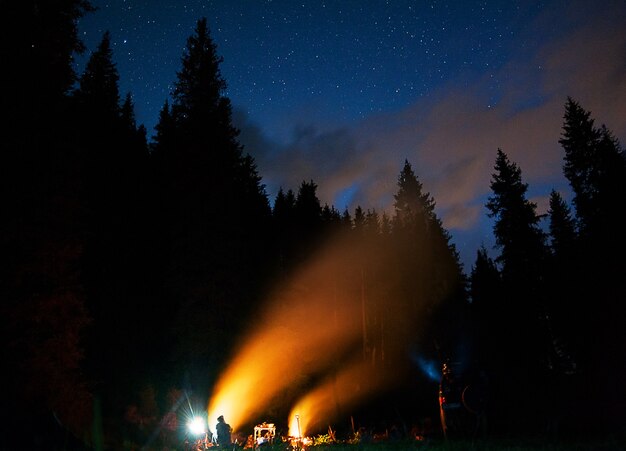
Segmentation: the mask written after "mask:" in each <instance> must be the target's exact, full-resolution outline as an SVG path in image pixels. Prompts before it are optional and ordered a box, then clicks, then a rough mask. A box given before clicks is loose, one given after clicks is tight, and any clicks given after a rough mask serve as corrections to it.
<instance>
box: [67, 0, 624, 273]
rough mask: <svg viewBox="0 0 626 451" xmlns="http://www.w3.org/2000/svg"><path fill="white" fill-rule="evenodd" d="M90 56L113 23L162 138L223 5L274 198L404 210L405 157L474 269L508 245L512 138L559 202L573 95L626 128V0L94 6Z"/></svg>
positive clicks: (234, 92) (225, 29) (127, 81)
mask: <svg viewBox="0 0 626 451" xmlns="http://www.w3.org/2000/svg"><path fill="white" fill-rule="evenodd" d="M91 3H92V4H93V5H94V6H96V7H98V8H99V9H98V11H96V12H94V13H91V14H88V15H87V16H86V17H85V18H83V19H82V20H81V22H80V24H79V30H80V34H79V36H80V37H81V38H82V40H83V41H84V43H85V44H86V46H87V49H88V51H87V52H86V53H85V55H83V57H79V58H77V59H76V66H77V70H78V72H79V73H80V72H81V71H82V67H83V65H84V61H85V58H87V57H88V56H89V52H90V51H92V50H95V48H96V46H97V44H98V43H99V42H100V40H101V39H102V35H103V33H104V32H105V31H106V30H109V31H110V32H111V35H112V36H111V37H112V44H113V51H114V60H115V62H116V63H117V68H118V70H119V73H120V90H121V94H122V96H124V95H125V94H126V92H131V93H132V95H133V99H134V102H135V108H136V114H137V120H138V122H139V123H143V124H144V125H145V126H146V127H147V129H148V136H149V137H150V136H152V135H153V134H154V131H153V127H154V125H155V123H156V121H157V118H158V112H159V110H160V109H161V107H162V106H163V103H164V102H165V100H166V99H167V98H168V94H169V92H170V89H171V87H172V83H173V82H174V81H175V79H176V71H178V70H180V59H181V56H182V53H183V49H184V47H185V44H186V39H187V38H188V37H189V36H190V35H192V34H193V31H194V28H195V25H196V22H197V20H198V19H199V18H201V17H207V19H208V22H209V26H210V29H211V34H212V37H213V39H214V40H215V42H216V44H217V47H218V53H219V54H220V55H221V56H223V58H224V62H223V63H222V66H221V69H222V75H223V77H224V78H225V79H226V81H227V83H228V91H227V96H228V97H230V99H231V101H232V103H233V107H234V114H233V116H234V117H233V118H234V122H235V125H236V126H237V127H238V128H240V129H241V135H240V140H241V142H242V144H244V146H245V150H246V151H247V152H248V153H250V154H252V155H253V156H254V157H255V159H256V161H257V164H258V168H259V172H260V174H261V176H262V177H263V183H265V184H266V189H267V193H268V195H269V197H270V200H273V198H274V196H275V195H276V192H277V191H278V188H279V187H280V186H282V187H283V188H285V189H289V188H291V189H294V191H296V190H297V188H298V186H299V185H300V183H301V182H302V181H303V180H307V181H308V180H310V179H313V180H314V181H315V182H316V183H317V184H318V185H319V188H318V196H319V197H320V199H321V201H322V203H328V204H330V205H334V206H335V207H336V208H337V209H338V210H340V211H343V210H344V209H345V208H349V209H350V211H351V212H352V211H353V209H354V207H356V206H357V205H361V206H362V207H363V208H365V209H368V208H369V209H372V208H375V209H376V210H377V211H379V212H382V211H387V212H389V213H391V211H392V208H391V205H392V202H393V194H394V193H395V191H396V189H397V185H396V182H397V177H398V174H399V173H400V170H401V168H402V165H403V163H404V160H405V159H408V160H409V162H410V163H411V164H412V165H413V168H414V170H415V172H416V174H417V175H418V177H419V178H420V180H421V181H422V182H423V184H424V189H425V190H426V191H429V192H430V193H431V194H432V195H433V196H434V198H435V200H436V202H437V210H436V211H437V214H438V215H439V216H440V217H441V218H442V220H443V223H444V226H445V227H446V228H447V229H448V230H449V231H450V232H451V234H452V239H453V242H454V243H455V244H456V245H457V247H458V249H459V251H460V253H461V257H462V261H463V262H464V264H465V266H466V270H467V271H469V269H470V267H471V264H472V262H473V260H474V258H475V253H476V250H477V248H478V246H480V244H481V243H482V244H485V246H487V247H488V248H491V246H493V238H492V231H491V223H490V220H489V219H488V218H487V216H486V209H485V207H484V204H485V201H486V198H487V196H488V195H489V194H490V190H489V182H490V178H491V173H492V172H493V165H494V162H495V157H496V150H497V148H498V147H500V148H502V150H503V151H504V152H505V153H507V154H508V156H509V158H510V159H511V160H512V161H514V162H516V163H517V164H519V166H520V167H521V169H522V176H523V179H524V181H525V182H527V183H529V185H530V186H529V193H528V195H529V197H530V198H531V200H533V201H535V202H537V204H538V210H539V212H540V213H544V212H545V210H546V209H547V200H548V196H549V193H550V190H551V189H552V188H554V189H556V190H558V191H560V192H561V193H562V194H563V196H564V198H565V199H570V198H571V196H570V194H569V189H568V185H567V181H566V180H565V178H564V177H563V175H562V170H561V167H562V157H563V152H562V149H561V148H560V146H559V144H558V139H559V136H560V132H561V125H562V117H563V112H564V107H563V106H564V103H565V100H566V97H567V96H568V95H569V96H572V97H573V98H574V99H576V100H578V101H579V102H580V103H581V105H582V106H583V108H585V109H587V110H590V111H591V112H592V117H594V118H595V119H596V123H597V124H598V125H600V124H601V123H604V124H606V125H607V127H608V128H609V129H611V130H612V131H613V132H614V133H615V134H616V136H617V137H618V138H620V140H621V141H622V143H623V142H625V139H626V27H624V24H626V3H624V2H623V1H619V0H618V1H610V0H609V1H603V2H600V3H598V2H591V1H587V2H585V1H566V0H561V1H556V0H553V1H515V0H513V1H481V2H479V1H456V2H455V1H380V0H377V1H371V2H370V1H362V0H361V1H352V0H350V1H310V0H306V1H291V0H274V1H272V0H264V1H261V0H246V1H233V0H224V1H218V0H215V1H207V0H180V1H164V0H108V1H105V0H91Z"/></svg>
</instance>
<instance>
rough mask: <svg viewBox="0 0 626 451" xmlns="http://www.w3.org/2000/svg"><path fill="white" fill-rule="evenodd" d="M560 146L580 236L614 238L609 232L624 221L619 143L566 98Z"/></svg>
mask: <svg viewBox="0 0 626 451" xmlns="http://www.w3.org/2000/svg"><path fill="white" fill-rule="evenodd" d="M559 143H560V144H561V146H562V147H563V149H564V150H565V156H564V160H565V163H564V165H563V173H564V175H565V177H566V178H567V179H568V180H569V182H570V185H571V186H572V189H573V191H574V205H575V207H576V214H577V217H578V220H579V223H580V224H579V226H580V230H581V233H582V234H583V235H589V234H591V235H595V236H596V237H599V236H601V235H602V234H605V233H607V232H608V233H610V235H611V239H613V238H614V237H615V233H611V232H610V231H611V230H613V231H615V230H621V226H623V225H624V221H626V220H625V219H624V215H623V214H621V211H620V209H619V207H617V206H618V205H622V204H623V202H624V201H625V200H626V182H625V181H624V180H625V177H626V160H625V159H624V154H623V151H622V149H621V147H620V144H619V142H618V141H617V139H616V138H615V137H614V136H613V134H612V133H611V132H610V131H609V130H608V129H607V128H606V127H605V126H602V127H600V128H596V127H595V126H594V120H593V119H592V118H591V113H590V112H589V111H586V110H584V109H583V108H582V107H581V106H580V104H579V103H578V102H576V101H575V100H573V99H572V98H569V97H568V99H567V102H566V104H565V115H564V123H563V134H562V136H561V139H559ZM616 221H617V223H616ZM617 235H619V233H617Z"/></svg>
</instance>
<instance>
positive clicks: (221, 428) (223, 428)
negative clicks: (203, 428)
mask: <svg viewBox="0 0 626 451" xmlns="http://www.w3.org/2000/svg"><path fill="white" fill-rule="evenodd" d="M215 432H216V434H217V446H219V447H221V448H226V447H230V446H231V444H232V443H231V441H230V440H231V439H230V433H231V432H232V429H231V427H230V425H229V424H228V423H226V421H224V415H220V416H219V417H217V425H216V426H215Z"/></svg>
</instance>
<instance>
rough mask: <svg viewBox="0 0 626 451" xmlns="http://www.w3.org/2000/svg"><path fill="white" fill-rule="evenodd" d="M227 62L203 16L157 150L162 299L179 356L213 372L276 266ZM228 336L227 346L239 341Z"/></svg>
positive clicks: (160, 129)
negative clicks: (236, 121)
mask: <svg viewBox="0 0 626 451" xmlns="http://www.w3.org/2000/svg"><path fill="white" fill-rule="evenodd" d="M221 61H222V58H221V57H220V56H218V55H217V47H216V44H215V43H214V41H213V39H212V38H211V36H210V33H209V29H208V26H207V21H206V19H200V20H199V21H198V22H197V26H196V28H195V30H194V34H193V35H192V36H190V37H189V39H188V40H187V44H186V47H185V50H184V52H183V57H182V60H181V66H182V68H181V70H180V71H179V72H178V73H177V79H176V81H175V83H174V89H173V92H172V103H171V105H170V104H168V103H166V104H165V106H164V108H163V110H162V111H161V115H160V120H159V123H158V124H157V127H156V129H157V136H156V142H155V144H154V148H153V153H152V155H153V157H154V163H155V166H156V167H155V170H156V174H157V176H158V177H159V179H158V182H159V183H161V184H162V185H163V190H164V194H163V198H164V205H163V208H162V211H163V215H162V216H161V218H162V222H161V224H160V227H161V230H162V236H163V241H162V242H161V245H162V246H163V251H162V252H161V254H162V255H163V256H164V258H165V259H166V260H165V265H166V267H165V268H164V274H165V277H164V282H165V286H164V290H163V292H162V293H163V294H162V295H163V297H164V304H165V305H168V306H170V308H171V310H172V311H174V312H177V313H176V314H175V315H174V318H175V320H174V321H172V322H171V323H172V324H174V328H173V333H175V334H177V335H178V336H179V337H180V338H181V340H180V341H179V343H180V346H179V347H177V348H176V350H175V352H176V353H177V354H178V355H179V357H181V361H182V362H184V364H191V362H192V361H196V362H197V361H198V359H201V360H202V361H204V362H206V365H209V362H214V364H213V366H212V368H211V370H213V371H216V369H217V364H218V363H219V362H221V361H222V359H224V358H225V357H226V355H225V349H220V347H219V346H217V345H216V341H217V340H218V337H226V338H228V337H232V336H233V334H234V333H235V332H236V331H237V328H238V327H240V326H241V325H242V324H243V323H244V321H243V319H244V318H245V317H246V315H247V314H249V313H250V312H251V311H252V305H253V303H254V302H255V301H256V300H257V299H258V297H259V296H260V295H261V293H260V288H261V279H262V277H263V274H265V272H264V271H265V269H264V268H267V267H271V266H272V265H264V260H263V259H264V258H265V257H266V255H267V254H266V252H267V251H268V249H267V248H266V246H269V241H270V240H268V239H266V235H267V234H268V233H269V220H270V214H271V211H270V208H269V202H268V200H267V196H266V194H265V190H264V187H263V185H262V184H261V178H260V176H259V175H258V173H257V170H256V167H255V163H254V160H253V159H252V158H251V157H250V156H248V155H244V154H243V148H242V146H241V144H240V143H239V142H238V140H237V135H238V130H237V129H236V128H235V127H234V126H233V124H232V117H231V116H232V115H231V106H230V101H229V99H228V98H227V97H225V95H224V94H225V90H226V82H225V80H224V79H223V78H222V76H221V73H220V68H219V66H220V63H221ZM198 334H200V336H198ZM222 341H225V342H224V346H225V348H227V347H228V346H229V343H230V342H229V340H228V339H226V340H222ZM194 350H195V353H194ZM202 356H204V357H202ZM202 383H203V384H204V383H206V377H205V378H204V380H203V382H202Z"/></svg>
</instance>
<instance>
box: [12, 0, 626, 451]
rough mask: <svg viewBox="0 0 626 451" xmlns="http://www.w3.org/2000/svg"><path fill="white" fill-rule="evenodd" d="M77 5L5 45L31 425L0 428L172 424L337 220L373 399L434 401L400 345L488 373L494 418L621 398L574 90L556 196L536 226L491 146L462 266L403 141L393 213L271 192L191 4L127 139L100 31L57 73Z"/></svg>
mask: <svg viewBox="0 0 626 451" xmlns="http://www.w3.org/2000/svg"><path fill="white" fill-rule="evenodd" d="M91 10H92V8H91V6H90V4H89V3H88V2H87V1H82V0H67V1H65V2H61V3H57V4H54V5H48V4H44V3H42V4H40V5H38V8H35V9H34V10H29V11H28V12H23V16H21V17H27V18H29V19H32V23H35V24H38V25H39V28H38V29H37V33H36V34H34V35H33V36H30V40H31V41H32V42H29V41H28V40H26V41H24V42H22V43H21V44H22V47H20V46H14V47H11V48H9V47H6V46H3V48H6V50H5V51H6V52H7V57H8V59H7V60H8V61H10V62H11V64H12V66H13V67H14V68H15V72H12V73H11V75H12V77H13V78H12V82H13V86H14V87H15V89H10V90H9V91H10V92H9V93H7V98H6V106H7V107H8V111H11V112H13V114H12V115H10V117H9V118H8V119H7V120H6V121H5V133H4V136H5V138H4V139H5V143H6V145H5V152H4V162H3V165H2V167H3V169H4V171H3V174H2V184H3V187H2V201H3V206H4V207H5V213H6V215H5V218H7V219H6V220H5V222H4V223H3V229H2V232H3V233H2V254H3V256H4V258H3V263H2V265H3V266H2V269H3V271H2V273H3V274H4V275H5V277H3V280H2V285H1V286H2V297H3V299H4V302H3V305H2V313H3V315H2V316H3V318H4V321H3V334H4V336H3V338H4V340H3V341H4V343H5V346H4V347H3V356H4V360H5V362H7V363H8V364H9V365H8V367H9V368H10V369H9V370H5V374H6V375H7V376H8V377H7V381H8V382H7V384H6V389H7V393H9V398H10V400H9V405H13V406H22V408H21V409H19V413H23V414H26V413H28V414H29V415H33V416H34V417H35V418H37V419H39V420H40V424H41V425H42V427H41V428H40V429H39V431H37V432H31V431H29V430H28V429H29V427H28V426H26V425H24V424H21V422H23V421H24V418H22V416H21V415H15V412H13V411H11V412H5V413H4V414H3V417H2V419H3V421H4V422H5V424H7V425H9V426H10V429H12V430H14V431H16V434H15V436H16V437H15V439H16V440H19V441H20V443H21V444H22V445H23V444H25V443H29V445H30V446H32V447H37V446H41V444H43V443H45V442H47V443H51V442H54V443H67V442H68V440H70V441H71V440H75V441H76V446H79V444H81V443H86V444H88V445H86V446H87V447H89V446H93V447H103V446H104V447H107V446H112V447H114V448H115V447H119V446H120V444H121V443H124V442H126V443H135V444H139V445H146V444H149V446H153V447H154V448H157V447H158V446H161V447H162V446H174V445H175V444H176V443H177V440H180V431H179V428H178V423H177V421H178V420H177V417H176V415H174V416H172V415H171V412H170V409H171V408H172V406H173V405H177V404H180V400H181V399H182V398H183V397H184V396H185V393H192V392H193V393H195V394H197V395H198V396H200V397H202V396H205V395H206V394H207V393H208V391H209V390H210V386H211V383H212V382H214V381H215V380H216V379H217V377H218V375H219V373H220V370H221V369H222V368H223V367H224V365H226V364H227V361H228V359H229V358H230V356H231V352H232V351H233V349H234V346H235V344H236V342H237V339H238V337H240V336H241V335H242V334H243V333H244V332H245V329H246V327H247V325H248V324H249V322H250V321H251V320H253V319H254V316H253V315H254V312H255V309H257V308H259V306H261V305H262V303H263V301H264V299H265V296H266V295H267V294H268V293H269V292H270V291H272V290H275V289H276V287H280V286H281V284H284V283H286V282H287V281H289V279H290V277H291V276H292V275H293V273H294V271H295V270H296V269H297V268H298V267H299V266H300V265H301V264H303V263H305V262H307V261H309V260H310V259H311V258H312V257H313V256H314V255H315V254H316V252H318V251H319V250H320V249H322V248H323V247H324V246H325V245H326V243H327V242H328V241H329V239H330V238H331V237H334V236H337V235H342V236H344V237H346V239H347V240H348V242H349V243H351V246H350V251H349V252H347V253H346V254H345V258H346V261H347V262H348V263H346V264H345V265H343V266H340V267H338V268H337V270H336V271H337V274H336V277H337V280H341V281H342V282H341V284H340V289H341V290H343V291H344V293H345V299H347V301H346V302H350V303H352V304H353V305H354V309H355V315H354V318H353V320H354V321H358V322H359V323H362V328H363V333H362V339H361V341H360V343H358V346H357V347H356V348H358V350H357V349H356V348H355V351H354V352H362V355H363V359H366V360H368V361H371V362H372V365H374V366H376V367H377V368H380V371H385V370H388V369H389V368H394V369H395V368H403V370H404V371H406V379H405V380H404V382H403V384H402V385H401V387H400V391H402V393H403V395H401V396H397V395H398V394H397V393H396V394H395V395H394V396H395V397H394V398H393V399H392V403H393V404H394V406H396V407H397V408H399V409H400V410H401V411H402V412H404V413H406V414H407V415H411V414H413V415H431V414H433V410H432V405H433V403H432V399H431V398H433V399H435V398H434V397H435V396H436V395H435V393H436V390H434V389H433V387H432V384H431V385H429V383H428V381H427V378H426V377H425V376H423V375H421V374H420V373H419V371H417V370H416V369H415V368H413V367H412V365H411V364H410V359H409V357H407V356H409V355H415V354H416V353H419V354H420V356H424V357H427V358H429V359H431V360H434V361H437V362H439V364H441V363H443V362H444V361H447V360H456V361H458V360H461V361H463V362H464V364H465V365H466V367H467V368H474V367H476V368H479V369H480V370H482V371H484V372H486V373H487V374H488V376H489V381H490V384H489V389H490V396H489V401H490V402H488V405H487V408H488V412H489V414H490V415H489V418H490V430H491V431H492V433H494V434H515V433H516V431H519V430H520V429H524V430H528V428H530V429H531V430H536V431H538V433H545V434H553V435H554V436H557V435H558V434H559V433H560V430H562V431H567V432H574V431H576V428H579V427H580V426H582V425H583V424H584V425H586V427H591V430H592V431H597V432H602V431H606V430H611V429H610V428H611V426H613V425H614V424H615V421H616V420H617V419H619V418H623V414H624V412H625V406H626V390H625V389H624V387H623V386H622V385H623V384H622V379H623V375H624V374H626V362H625V361H624V359H623V358H622V356H624V355H626V349H625V348H626V336H625V332H624V330H623V327H622V326H621V321H622V320H623V318H624V313H625V308H624V305H623V298H624V294H626V285H625V283H626V282H625V281H624V277H623V275H624V274H626V272H625V271H624V270H625V269H626V268H624V265H625V262H624V259H623V258H622V256H623V255H624V253H623V252H624V250H626V249H624V247H625V246H626V237H624V233H623V232H624V230H626V228H625V227H624V225H626V224H625V221H626V214H625V213H624V211H623V209H624V205H626V204H625V202H624V201H625V200H626V163H625V157H624V152H623V150H622V148H621V145H620V143H619V142H618V140H617V139H616V138H615V137H614V136H613V134H612V133H611V132H610V130H608V129H607V128H606V127H605V126H604V125H602V126H600V127H596V126H595V123H594V120H593V119H592V118H591V114H590V112H588V111H585V110H584V109H583V108H582V106H581V105H580V104H578V103H577V102H576V101H575V100H573V99H571V98H568V99H567V101H566V103H565V114H564V125H563V133H562V135H561V138H560V140H559V142H560V144H561V146H562V147H563V149H564V166H563V173H564V176H565V177H566V178H567V180H568V181H569V183H570V185H571V187H572V191H573V193H574V198H573V202H572V204H573V205H572V207H573V209H570V206H568V205H567V203H566V202H565V201H564V200H563V198H562V197H561V196H560V195H559V194H558V193H556V192H554V191H553V192H552V193H551V195H550V210H549V212H548V221H549V226H548V230H543V229H542V228H541V227H539V221H540V216H539V215H538V214H537V211H536V205H535V204H533V203H532V202H530V201H529V200H528V199H527V198H526V192H527V188H528V185H527V184H526V183H524V181H523V179H522V171H521V168H519V167H518V166H517V165H516V164H515V162H512V161H510V160H509V158H508V156H507V155H506V153H505V152H504V151H502V150H501V149H498V150H497V152H496V158H495V164H494V173H493V175H492V181H491V190H492V195H491V196H490V198H489V200H488V202H487V208H488V210H489V215H490V216H491V217H492V218H493V220H494V236H495V238H496V248H495V251H497V252H499V254H498V255H497V257H496V258H495V259H492V258H490V257H489V256H488V253H487V250H486V249H484V248H481V249H479V250H477V257H476V261H475V264H474V265H473V266H472V268H471V272H470V274H465V273H464V271H463V268H462V265H461V264H460V262H459V256H458V253H457V252H456V249H455V248H454V245H453V244H452V243H451V240H450V235H449V233H448V232H447V231H446V230H445V228H444V227H443V225H442V223H441V221H440V219H439V218H438V217H437V215H436V213H435V200H434V199H433V198H432V196H431V195H430V194H429V193H428V192H426V191H425V190H424V187H423V186H422V184H421V182H420V181H419V176H418V175H416V173H415V172H414V170H413V167H412V166H411V164H410V163H409V162H408V161H405V162H404V165H403V167H402V170H401V171H400V174H399V176H398V180H397V192H396V194H395V195H394V205H393V213H392V215H391V216H388V215H387V214H386V213H383V214H379V213H378V212H377V211H376V210H375V209H367V210H364V209H363V208H362V207H361V206H357V207H356V208H355V209H354V212H353V213H351V212H349V211H348V210H347V209H346V210H345V211H343V212H339V211H338V210H337V209H336V208H335V207H334V206H332V205H330V206H329V205H322V204H321V201H320V200H319V198H318V197H317V192H316V190H317V185H316V183H315V182H314V181H313V180H310V181H303V182H302V183H301V185H300V186H299V187H298V188H297V191H294V190H293V189H287V190H286V191H285V190H283V189H282V188H281V190H280V191H279V192H278V194H277V195H276V197H275V199H274V202H273V206H271V205H270V201H269V199H268V196H267V194H266V192H265V189H264V186H263V184H262V177H261V175H260V174H259V173H258V172H257V168H256V166H255V162H254V159H253V158H252V157H251V156H249V155H247V154H245V152H244V149H243V147H242V146H241V144H240V143H239V141H238V138H237V135H238V130H237V129H236V128H235V127H234V126H233V124H232V118H231V105H230V101H229V99H228V98H227V97H225V95H224V94H225V90H226V81H225V80H224V79H223V78H222V76H221V73H220V69H219V66H220V63H221V58H220V57H219V55H218V53H217V47H216V45H215V43H214V41H213V40H212V38H211V36H210V32H209V29H208V26H207V22H206V19H200V20H199V21H198V23H197V26H196V29H195V30H194V33H193V34H192V35H191V36H190V37H189V39H188V40H187V43H186V47H185V50H184V52H183V56H182V59H181V70H180V71H179V72H178V73H177V75H176V81H175V83H174V89H173V92H172V95H171V98H170V99H167V100H166V101H165V103H164V106H163V108H162V110H161V114H160V117H159V121H158V124H157V126H156V135H155V137H154V138H153V140H152V142H148V139H147V137H146V130H145V128H144V127H143V126H142V125H137V124H136V121H135V117H134V105H133V103H132V96H131V95H130V93H128V94H126V95H125V96H123V97H122V96H121V95H120V93H119V87H118V82H119V74H118V73H117V69H116V66H115V63H114V55H113V52H112V49H111V46H110V35H109V33H108V32H107V33H105V34H104V35H103V38H102V41H101V43H100V45H99V46H98V48H97V49H96V50H95V51H94V52H93V54H92V55H91V57H90V58H89V61H88V63H87V65H86V67H85V70H84V72H83V73H82V74H81V75H80V76H76V75H75V74H74V73H73V71H72V66H71V61H72V55H73V54H74V53H75V52H79V51H81V50H83V48H82V44H81V43H80V41H79V40H78V38H77V36H76V21H77V20H78V19H79V18H80V17H82V15H84V14H85V13H88V12H90V11H91ZM44 65H45V66H44ZM38 67H47V70H46V71H45V73H41V71H40V70H39V69H38ZM29 105H37V108H30V107H29ZM25 126H28V131H27V132H24V131H23V130H24V128H25ZM383 255H384V257H381V256H383ZM390 299H394V303H393V304H392V303H390V301H389V300H390ZM352 304H351V305H352ZM391 305H394V306H396V305H400V306H402V307H401V310H402V312H403V314H404V316H403V319H402V320H397V319H395V317H394V316H392V312H389V311H387V310H389V308H390V306H391ZM417 324H419V325H420V327H418V326H417ZM309 327H315V325H310V326H309ZM389 328H397V329H399V333H398V334H397V335H394V338H393V339H391V335H390V334H389V332H388V330H389ZM405 367H406V368H405ZM303 376H307V375H303ZM416 381H419V383H420V384H421V388H416V387H415V385H416ZM302 389H306V385H305V386H304V387H302ZM408 392H415V393H414V394H413V395H412V396H406V393H408ZM435 403H436V399H435ZM416 405H422V406H426V407H421V408H417V409H416V407H415V406H416ZM279 407H280V406H279ZM283 408H284V407H283ZM412 409H413V410H412ZM168 412H170V415H168ZM435 413H437V412H435ZM166 419H167V421H165V420H166ZM372 421H374V418H373V417H372ZM155 431H157V432H158V433H156V434H155ZM18 432H19V433H18ZM7 440H9V441H11V440H12V439H7Z"/></svg>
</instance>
